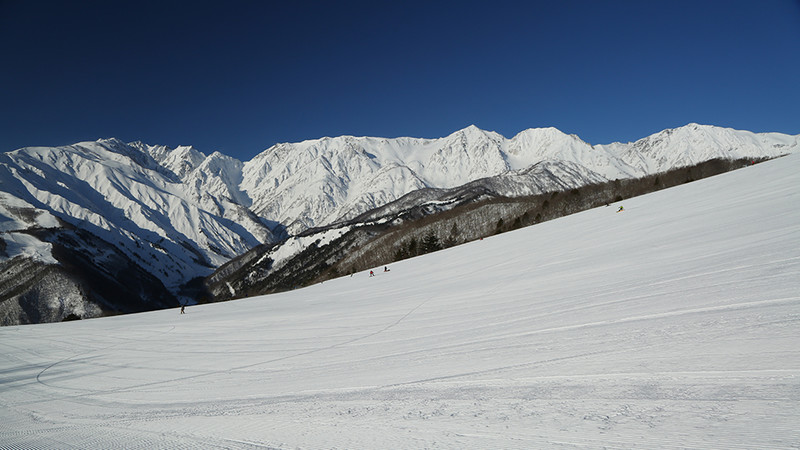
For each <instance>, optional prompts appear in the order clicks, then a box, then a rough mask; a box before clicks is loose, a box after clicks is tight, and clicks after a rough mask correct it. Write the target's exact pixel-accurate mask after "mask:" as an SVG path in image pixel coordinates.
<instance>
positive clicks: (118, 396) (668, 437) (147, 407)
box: [0, 155, 800, 449]
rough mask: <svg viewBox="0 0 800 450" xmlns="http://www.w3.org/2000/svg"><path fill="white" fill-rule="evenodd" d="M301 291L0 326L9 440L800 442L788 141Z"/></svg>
mask: <svg viewBox="0 0 800 450" xmlns="http://www.w3.org/2000/svg"><path fill="white" fill-rule="evenodd" d="M623 204H624V207H625V211H624V212H621V213H616V210H617V205H611V206H609V207H601V208H598V209H595V210H591V211H587V212H584V213H581V214H576V215H573V216H570V217H566V218H563V219H559V220H554V221H551V222H547V223H544V224H540V225H537V226H534V227H530V228H526V229H522V230H519V231H516V232H511V233H506V234H503V235H499V236H495V237H492V238H488V239H484V240H482V241H476V242H473V243H470V244H467V245H463V246H460V247H456V248H453V249H450V250H446V251H441V252H437V253H435V254H431V255H428V256H424V257H420V258H415V259H412V260H407V261H403V262H399V263H395V264H392V265H390V266H389V267H390V269H391V271H390V272H388V273H384V272H383V271H382V268H378V269H376V276H375V277H374V278H370V277H368V275H367V274H366V273H360V274H356V275H355V276H353V277H345V278H341V279H338V280H333V281H328V282H325V283H324V284H320V285H316V286H313V287H311V288H307V289H301V290H298V291H294V292H290V293H286V294H281V295H271V296H266V297H258V298H253V299H247V300H240V301H234V302H228V303H222V304H214V305H208V306H201V307H191V308H187V313H186V314H185V315H180V314H179V313H178V310H169V311H159V312H154V313H147V314H137V315H129V316H121V317H114V318H106V319H95V320H88V321H81V322H71V323H61V324H51V325H37V326H21V327H6V328H0V447H3V448H39V447H41V448H45V447H47V448H52V447H55V448H72V447H77V448H119V447H128V448H147V449H150V448H159V447H161V448H190V447H207V448H217V447H224V448H229V447H233V448H240V447H241V448H248V447H258V448H261V447H267V448H307V449H318V448H559V447H564V448H574V447H589V448H598V447H608V448H703V449H709V448H720V449H734V448H797V447H799V446H800V155H794V156H789V157H785V158H780V159H778V160H774V161H770V162H767V163H763V164H759V165H756V166H752V167H748V168H746V169H742V170H739V171H736V172H732V173H728V174H725V175H721V176H718V177H714V178H711V179H706V180H701V181H697V182H694V183H690V184H688V185H684V186H681V187H678V188H673V189H670V190H667V191H662V192H658V193H655V194H651V195H647V196H642V197H638V198H634V199H630V200H626V201H625V202H624V203H623Z"/></svg>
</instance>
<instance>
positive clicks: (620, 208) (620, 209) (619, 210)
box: [617, 205, 625, 212]
mask: <svg viewBox="0 0 800 450" xmlns="http://www.w3.org/2000/svg"><path fill="white" fill-rule="evenodd" d="M622 211H625V208H623V207H622V205H619V209H618V210H617V212H622Z"/></svg>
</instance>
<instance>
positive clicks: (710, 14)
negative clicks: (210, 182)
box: [0, 0, 800, 160]
mask: <svg viewBox="0 0 800 450" xmlns="http://www.w3.org/2000/svg"><path fill="white" fill-rule="evenodd" d="M689 122H699V123H704V124H711V125H720V126H726V127H733V128H738V129H746V130H751V131H756V132H761V131H778V132H783V133H789V134H800V1H798V0H758V1H757V0H751V1H736V0H721V1H712V0H690V1H682V0H664V1H661V0H631V1H600V0H592V1H572V0H558V1H553V0H547V1H503V0H494V1H485V2H476V1H466V0H462V1H452V2H443V1H442V2H439V1H434V0H428V1H420V2H416V1H402V2H400V1H398V2H389V1H381V0H372V1H363V2H355V1H319V2H307V1H281V2H267V1H253V2H244V1H218V2H173V1H155V2H150V1H142V0H137V1H130V2H128V1H105V0H104V1H75V2H68V1H53V2H43V1H36V0H11V1H9V0H0V151H8V150H13V149H16V148H19V147H23V146H31V145H47V146H55V145H66V144H71V143H74V142H78V141H82V140H95V139H98V138H101V137H118V138H120V139H122V140H124V141H133V140H141V141H144V142H147V143H151V144H165V145H169V146H176V145H187V144H191V145H194V146H195V147H197V148H199V149H200V150H201V151H204V152H206V153H210V152H212V151H215V150H218V151H220V152H222V153H225V154H228V155H231V156H234V157H237V158H239V159H242V160H247V159H250V158H252V157H253V156H254V155H256V154H257V153H258V152H260V151H263V150H264V149H266V148H268V147H269V146H271V145H273V144H275V143H276V142H294V141H300V140H304V139H315V138H319V137H322V136H338V135H342V134H351V135H357V136H364V135H368V136H384V137H397V136H414V137H428V138H434V137H441V136H446V135H448V134H450V133H452V132H453V131H456V130H458V129H461V128H463V127H466V126H468V125H470V124H475V125H477V126H478V127H480V128H483V129H486V130H492V131H497V132H499V133H501V134H503V135H504V136H507V137H512V136H513V135H515V134H516V133H518V132H519V131H521V130H523V129H526V128H531V127H544V126H555V127H557V128H559V129H561V130H562V131H564V132H567V133H574V134H577V135H578V136H580V137H581V138H582V139H584V140H585V141H587V142H589V143H591V144H605V143H609V142H613V141H621V142H627V141H633V140H636V139H639V138H642V137H645V136H647V135H649V134H652V133H655V132H658V131H660V130H663V129H665V128H672V127H676V126H681V125H685V124H687V123H689Z"/></svg>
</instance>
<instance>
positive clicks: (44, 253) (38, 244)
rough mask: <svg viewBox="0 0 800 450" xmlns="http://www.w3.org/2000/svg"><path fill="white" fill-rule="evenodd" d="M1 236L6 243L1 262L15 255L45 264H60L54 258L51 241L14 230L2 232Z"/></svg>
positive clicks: (0, 255)
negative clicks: (41, 239)
mask: <svg viewBox="0 0 800 450" xmlns="http://www.w3.org/2000/svg"><path fill="white" fill-rule="evenodd" d="M0 238H1V239H3V241H5V244H6V247H5V249H4V252H3V253H0V262H5V261H7V260H9V259H11V258H15V257H24V258H31V259H33V260H35V261H39V262H42V263H44V264H58V261H57V260H56V259H55V258H53V252H52V250H53V246H52V245H51V244H50V243H49V242H42V241H40V240H39V239H36V238H35V237H33V236H31V235H30V234H25V233H14V232H2V233H0ZM6 255H9V256H6Z"/></svg>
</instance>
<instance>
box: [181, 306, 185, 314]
mask: <svg viewBox="0 0 800 450" xmlns="http://www.w3.org/2000/svg"><path fill="white" fill-rule="evenodd" d="M185 308H186V306H185V305H181V314H186V311H184V309H185Z"/></svg>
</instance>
